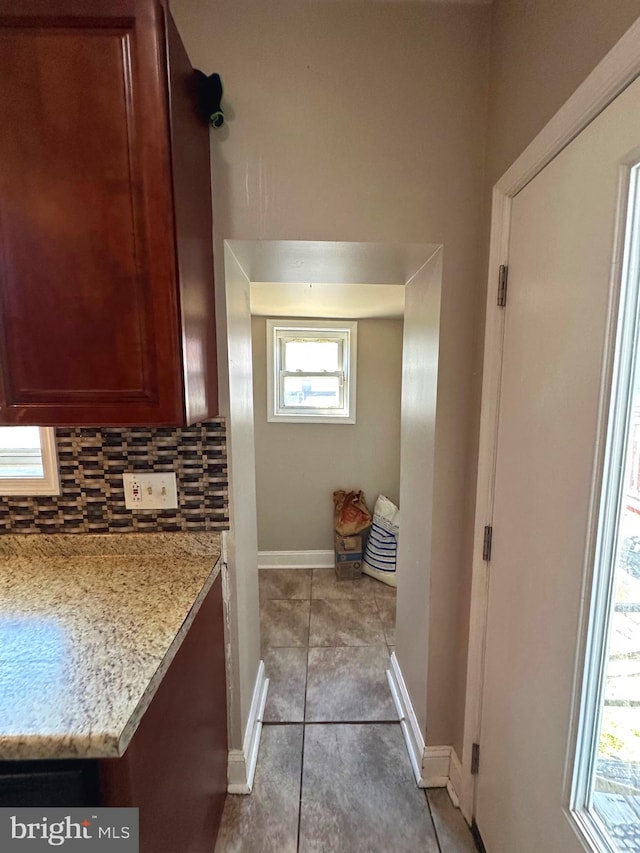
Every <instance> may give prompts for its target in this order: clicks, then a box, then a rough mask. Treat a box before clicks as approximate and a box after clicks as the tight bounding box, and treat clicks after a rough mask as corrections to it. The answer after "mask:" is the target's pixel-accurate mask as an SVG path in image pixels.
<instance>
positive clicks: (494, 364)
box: [458, 18, 640, 823]
mask: <svg viewBox="0 0 640 853" xmlns="http://www.w3.org/2000/svg"><path fill="white" fill-rule="evenodd" d="M639 43H640V18H639V19H638V20H637V21H636V22H635V23H634V24H633V25H632V26H631V27H630V28H629V30H627V32H626V33H625V35H624V36H623V37H622V38H621V39H620V41H618V42H617V44H616V45H614V47H613V48H612V49H611V50H610V51H609V53H608V54H607V55H606V56H605V57H604V59H603V60H602V61H601V62H600V63H599V65H598V66H597V67H596V68H595V69H594V70H593V71H592V72H591V74H590V75H589V76H588V77H587V78H586V79H585V80H584V82H583V83H582V84H581V85H580V86H579V87H578V89H576V91H575V92H574V93H573V95H572V96H571V97H570V98H569V100H568V101H567V102H566V103H565V104H564V105H563V106H562V107H561V108H560V109H559V110H558V112H557V113H556V114H555V116H554V117H553V118H552V119H551V120H550V121H549V122H548V124H547V125H546V126H545V127H544V128H543V129H542V130H541V131H540V133H539V134H538V135H537V136H536V138H535V139H534V140H533V141H532V142H531V143H530V144H529V146H528V147H527V148H526V149H525V151H524V152H523V153H522V154H521V155H520V156H519V157H518V159H517V160H516V161H515V162H514V163H513V164H512V165H511V166H510V167H509V169H507V171H506V172H505V173H504V175H503V176H502V177H501V178H500V180H499V181H498V182H497V183H496V184H495V186H494V187H493V193H492V209H491V236H490V245H489V276H488V277H489V282H488V291H487V309H486V321H485V342H484V367H483V377H482V398H481V399H482V405H481V413H480V436H479V447H478V476H477V481H476V502H475V521H474V547H473V563H472V579H471V605H470V614H469V644H468V652H467V679H466V694H465V718H464V735H463V747H462V779H461V785H460V790H459V792H458V793H459V796H460V808H461V811H462V813H463V815H464V817H465V818H466V820H467V822H469V823H471V821H472V819H473V816H474V813H475V793H476V785H475V777H474V776H473V775H472V774H471V754H472V748H473V744H474V743H476V742H479V738H480V723H481V712H482V686H483V680H484V677H483V676H484V651H485V634H486V620H487V605H488V590H489V570H488V563H486V562H484V561H483V559H482V551H483V539H484V528H485V526H486V525H490V524H491V521H492V517H493V497H494V481H495V462H496V452H497V425H498V408H499V403H500V381H501V372H502V352H503V342H504V309H500V308H498V307H497V305H496V294H497V283H498V270H499V267H500V265H502V264H505V265H506V264H507V262H508V255H509V233H510V222H511V204H512V199H513V197H514V196H515V195H517V193H518V192H520V190H522V189H523V188H524V187H525V186H526V185H527V184H528V183H529V181H531V180H532V179H533V178H534V177H535V176H536V175H537V174H538V173H539V172H541V171H542V169H544V167H545V166H546V165H548V163H550V162H551V160H553V159H554V157H556V156H557V155H558V154H559V153H560V152H561V151H562V150H563V149H564V148H565V147H566V146H567V145H568V144H569V143H570V142H571V141H572V140H573V139H575V137H576V136H578V134H579V133H580V132H581V131H582V130H584V128H585V127H586V126H587V125H588V124H589V123H590V122H591V121H592V120H593V119H594V118H595V117H596V116H597V115H598V114H599V113H601V112H602V111H603V110H604V109H605V108H606V107H607V106H608V105H609V104H610V103H611V102H612V101H613V100H614V99H615V97H616V96H617V95H619V94H620V92H622V91H623V89H625V88H626V87H627V86H628V85H629V84H630V83H631V82H632V81H633V80H634V79H635V78H636V77H637V76H638V75H639V74H640V52H639V51H638V44H639Z"/></svg>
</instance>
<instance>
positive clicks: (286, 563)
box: [258, 551, 335, 569]
mask: <svg viewBox="0 0 640 853" xmlns="http://www.w3.org/2000/svg"><path fill="white" fill-rule="evenodd" d="M334 561H335V554H334V552H333V551H258V568H259V569H332V568H333V566H334Z"/></svg>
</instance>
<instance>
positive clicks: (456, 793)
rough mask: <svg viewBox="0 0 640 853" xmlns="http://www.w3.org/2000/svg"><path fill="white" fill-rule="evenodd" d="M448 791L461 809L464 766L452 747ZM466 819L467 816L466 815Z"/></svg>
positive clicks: (456, 805) (455, 804) (453, 801)
mask: <svg viewBox="0 0 640 853" xmlns="http://www.w3.org/2000/svg"><path fill="white" fill-rule="evenodd" d="M447 791H448V792H449V796H450V797H451V802H452V803H453V805H454V806H455V807H456V808H460V797H461V796H462V791H463V785H462V764H461V763H460V759H459V758H458V753H457V752H456V751H455V749H454V748H453V747H451V764H450V765H449V781H448V782H447ZM465 817H466V815H465Z"/></svg>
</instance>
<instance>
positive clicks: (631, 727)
mask: <svg viewBox="0 0 640 853" xmlns="http://www.w3.org/2000/svg"><path fill="white" fill-rule="evenodd" d="M639 381H640V376H639V375H638V368H637V366H636V376H635V381H634V392H633V405H632V408H631V422H630V424H629V431H628V443H627V465H626V475H625V480H624V495H623V501H622V508H621V516H620V524H619V528H618V541H617V547H616V554H617V556H616V566H615V574H614V594H613V601H612V606H611V614H610V618H611V623H610V632H609V646H608V650H607V657H606V664H605V666H606V670H605V681H604V697H603V707H602V717H601V721H600V731H599V734H598V748H597V757H596V766H595V778H594V780H593V800H592V804H593V809H594V810H595V812H596V814H597V815H598V816H599V817H600V819H601V820H602V821H603V823H604V824H605V826H606V827H607V830H608V831H609V834H610V835H611V836H612V839H613V840H614V843H615V844H616V845H617V846H618V848H619V849H620V850H621V851H622V850H640V492H639V490H638V486H639V481H638V476H639V474H640V384H639Z"/></svg>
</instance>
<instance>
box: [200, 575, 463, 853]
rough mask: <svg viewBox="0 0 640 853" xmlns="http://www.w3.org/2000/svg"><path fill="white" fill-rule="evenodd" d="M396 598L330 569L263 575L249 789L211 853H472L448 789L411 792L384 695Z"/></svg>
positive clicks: (235, 803) (235, 801)
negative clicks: (255, 747) (257, 719)
mask: <svg viewBox="0 0 640 853" xmlns="http://www.w3.org/2000/svg"><path fill="white" fill-rule="evenodd" d="M395 598H396V595H395V590H394V589H392V588H391V587H388V586H385V585H384V584H382V583H379V582H378V581H375V580H373V579H371V578H369V577H366V576H363V577H362V578H361V580H359V581H347V582H345V581H343V582H340V583H338V582H336V580H335V575H334V571H333V569H313V570H312V569H268V570H262V571H261V572H260V616H261V638H262V656H263V659H264V661H265V666H266V670H267V676H268V677H269V679H270V686H269V695H268V699H267V705H266V708H265V714H264V726H263V730H262V742H261V747H260V756H259V759H258V767H257V771H256V777H255V784H254V789H253V792H252V794H251V795H250V796H249V797H243V796H231V795H230V796H228V797H227V804H226V806H225V812H224V816H223V822H222V826H221V829H220V835H219V838H218V844H217V846H216V853H267V852H268V851H274V853H275V851H278V853H289V851H290V853H294V851H303V853H310V851H324V852H326V853H331V851H336V853H337V851H341V853H342V851H344V853H357V851H368V853H374V851H381V853H382V851H385V853H386V851H393V853H401V851H409V850H411V851H413V850H423V851H428V853H471V852H472V851H474V850H475V849H476V848H475V845H474V842H473V839H472V837H471V834H470V832H469V830H468V828H467V826H466V824H465V822H464V820H463V818H462V816H461V814H460V812H459V811H458V810H457V809H455V808H454V807H453V806H452V804H451V801H450V799H449V796H448V794H447V792H446V790H444V789H432V790H430V791H428V792H425V791H423V790H421V789H419V788H418V787H416V784H415V780H414V777H413V772H412V770H411V765H410V762H409V757H408V755H407V750H406V747H405V743H404V739H403V736H402V732H401V728H400V724H399V722H398V715H397V712H396V709H395V706H394V704H393V701H392V699H391V694H390V691H389V687H388V684H387V678H386V669H387V666H388V656H389V653H390V651H392V650H393V648H394V633H395V603H396V602H395Z"/></svg>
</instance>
